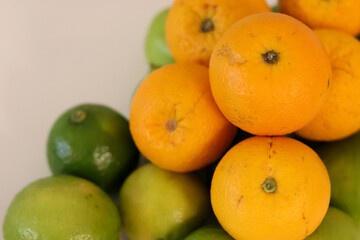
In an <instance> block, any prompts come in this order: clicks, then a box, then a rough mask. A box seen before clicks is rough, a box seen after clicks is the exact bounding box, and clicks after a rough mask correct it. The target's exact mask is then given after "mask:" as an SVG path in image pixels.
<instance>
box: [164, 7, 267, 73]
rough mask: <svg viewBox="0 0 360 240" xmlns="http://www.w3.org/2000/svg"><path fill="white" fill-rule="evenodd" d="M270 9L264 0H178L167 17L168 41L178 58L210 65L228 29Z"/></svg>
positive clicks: (175, 57) (178, 59)
mask: <svg viewBox="0 0 360 240" xmlns="http://www.w3.org/2000/svg"><path fill="white" fill-rule="evenodd" d="M270 11H271V10H270V8H269V6H268V5H267V4H266V2H265V1H264V0H251V1H247V0H175V2H174V4H173V5H172V7H171V9H170V12H169V15H168V18H167V21H166V41H167V44H168V46H169V49H170V51H171V53H172V55H173V57H174V59H175V60H176V61H177V62H197V63H200V64H203V65H206V66H208V65H209V59H210V55H211V51H212V49H213V47H214V45H215V44H216V41H217V40H218V39H219V37H220V36H221V35H222V34H223V33H224V32H225V30H226V29H228V28H229V27H230V26H231V25H232V24H233V23H234V22H236V21H237V20H239V19H241V18H243V17H246V16H249V15H251V14H254V13H260V12H270Z"/></svg>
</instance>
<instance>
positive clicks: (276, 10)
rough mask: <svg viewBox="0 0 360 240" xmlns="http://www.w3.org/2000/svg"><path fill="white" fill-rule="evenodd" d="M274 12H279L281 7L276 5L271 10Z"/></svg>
mask: <svg viewBox="0 0 360 240" xmlns="http://www.w3.org/2000/svg"><path fill="white" fill-rule="evenodd" d="M271 11H272V12H279V6H277V5H275V6H273V7H272V8H271Z"/></svg>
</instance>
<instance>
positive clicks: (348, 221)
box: [306, 207, 360, 240]
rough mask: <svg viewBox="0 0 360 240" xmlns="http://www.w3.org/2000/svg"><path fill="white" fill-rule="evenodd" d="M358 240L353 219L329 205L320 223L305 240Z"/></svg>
mask: <svg viewBox="0 0 360 240" xmlns="http://www.w3.org/2000/svg"><path fill="white" fill-rule="evenodd" d="M339 239H344V240H359V239H360V234H359V232H358V229H357V227H356V224H355V222H354V220H353V219H352V218H351V217H350V216H349V215H347V214H346V213H344V212H342V211H340V210H338V209H336V208H334V207H330V208H329V210H328V212H327V213H326V216H325V218H324V220H323V222H322V223H321V225H320V226H319V227H318V229H316V231H315V232H314V233H313V234H311V235H310V236H309V237H307V238H306V240H339Z"/></svg>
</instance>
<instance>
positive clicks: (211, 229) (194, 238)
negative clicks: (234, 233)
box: [185, 224, 233, 240]
mask: <svg viewBox="0 0 360 240" xmlns="http://www.w3.org/2000/svg"><path fill="white" fill-rule="evenodd" d="M185 240H233V238H232V237H231V236H230V235H229V234H228V233H227V232H225V230H224V229H222V227H221V226H220V225H219V224H211V225H205V226H203V227H201V228H199V229H197V230H195V231H194V232H192V233H191V234H190V235H189V236H187V237H186V238H185Z"/></svg>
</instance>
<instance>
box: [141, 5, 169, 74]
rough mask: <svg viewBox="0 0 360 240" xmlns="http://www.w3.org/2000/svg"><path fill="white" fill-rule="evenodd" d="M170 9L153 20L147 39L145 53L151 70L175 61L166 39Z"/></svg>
mask: <svg viewBox="0 0 360 240" xmlns="http://www.w3.org/2000/svg"><path fill="white" fill-rule="evenodd" d="M168 12H169V9H165V10H163V11H161V12H160V13H159V14H157V15H156V16H155V18H154V20H153V21H152V22H151V24H150V27H149V29H148V32H147V34H146V39H145V55H146V58H147V61H148V62H149V63H150V68H151V71H153V70H154V69H156V68H159V67H162V66H164V65H167V64H170V63H174V62H175V61H174V59H173V57H172V56H171V53H170V51H169V48H168V46H167V43H166V40H165V22H166V18H167V15H168Z"/></svg>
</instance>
